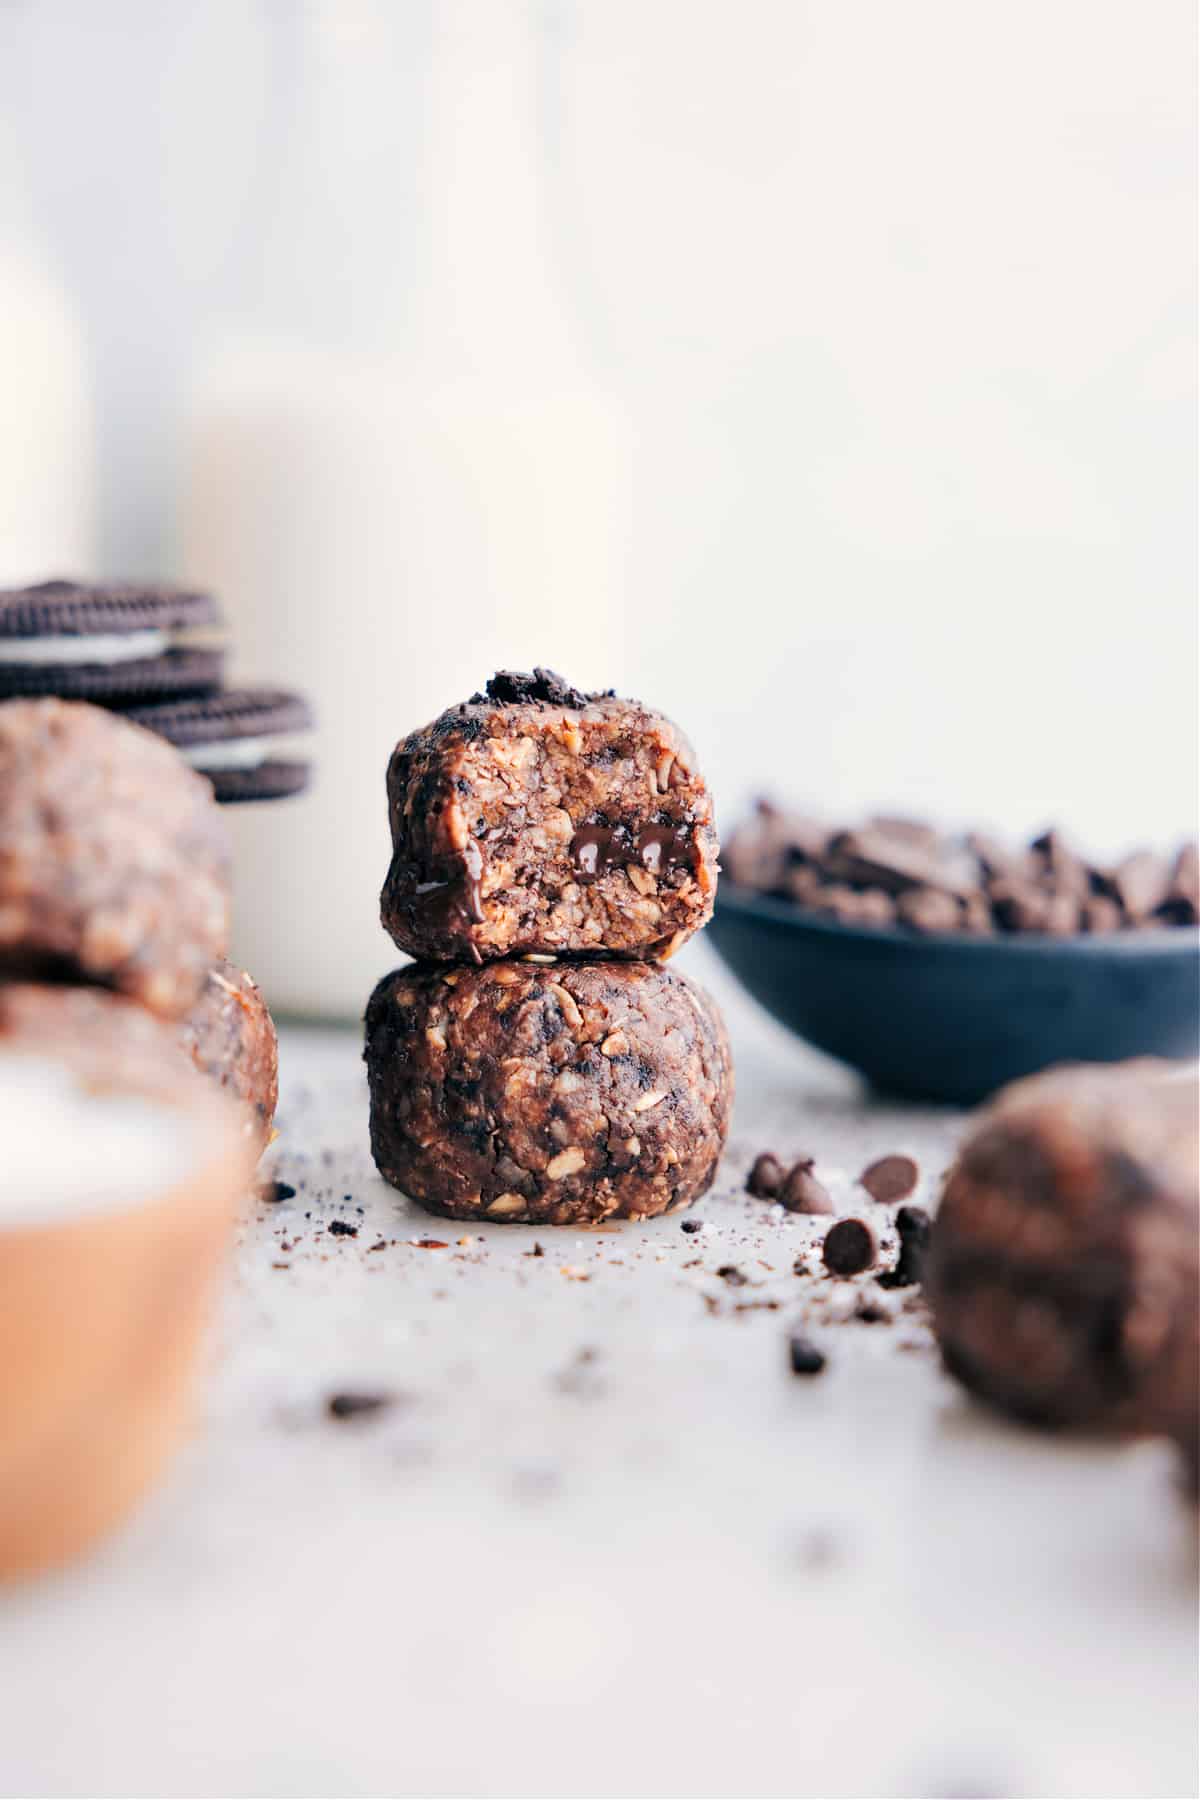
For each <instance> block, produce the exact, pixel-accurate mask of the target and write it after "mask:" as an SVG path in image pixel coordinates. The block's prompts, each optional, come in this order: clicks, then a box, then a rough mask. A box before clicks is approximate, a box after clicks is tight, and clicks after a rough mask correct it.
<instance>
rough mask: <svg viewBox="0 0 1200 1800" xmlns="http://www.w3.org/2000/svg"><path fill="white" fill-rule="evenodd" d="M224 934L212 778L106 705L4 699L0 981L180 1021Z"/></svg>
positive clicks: (222, 860)
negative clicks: (87, 996) (71, 986)
mask: <svg viewBox="0 0 1200 1800" xmlns="http://www.w3.org/2000/svg"><path fill="white" fill-rule="evenodd" d="M228 935H229V850H228V841H227V838H226V834H225V828H224V823H223V821H222V819H221V815H220V813H219V812H218V810H217V806H216V803H215V802H214V800H213V795H212V788H211V786H210V785H209V783H208V782H207V781H205V780H204V779H203V777H202V776H200V775H197V774H196V773H195V772H194V771H193V770H191V769H189V768H188V767H187V766H186V764H185V763H183V762H182V761H181V760H180V758H179V756H178V755H177V754H176V752H175V751H174V750H172V749H171V747H170V745H168V744H165V743H164V742H163V741H162V739H161V738H158V737H155V736H154V735H153V734H152V733H150V732H148V731H143V730H141V729H140V727H138V726H136V725H131V724H129V723H128V722H127V721H126V720H124V719H121V718H119V717H117V716H116V715H115V714H113V713H110V712H105V711H102V710H101V709H99V708H98V707H94V706H89V705H85V704H81V703H78V702H69V701H62V700H54V699H47V700H11V701H7V702H5V703H4V704H2V705H0V977H8V978H10V979H11V978H14V977H18V978H19V977H29V978H32V979H35V980H38V979H44V978H47V977H49V978H53V979H67V980H72V981H85V982H88V981H90V982H96V983H99V984H101V985H104V986H108V987H112V988H116V989H118V990H119V991H121V992H123V993H126V994H129V995H131V996H132V997H133V998H134V999H136V1000H139V1001H141V1003H142V1004H143V1005H144V1006H146V1007H148V1008H149V1009H150V1010H151V1011H152V1012H156V1013H160V1014H162V1015H163V1016H165V1017H178V1016H179V1015H181V1014H182V1013H185V1012H186V1011H187V1010H188V1008H189V1007H191V1006H192V1005H194V1004H195V1002H196V1000H197V998H198V997H199V994H200V990H201V987H202V986H203V983H204V980H205V977H206V975H207V973H208V970H209V968H210V967H211V966H212V963H213V962H214V961H215V959H216V958H218V957H220V956H223V955H224V954H225V951H226V949H227V947H228Z"/></svg>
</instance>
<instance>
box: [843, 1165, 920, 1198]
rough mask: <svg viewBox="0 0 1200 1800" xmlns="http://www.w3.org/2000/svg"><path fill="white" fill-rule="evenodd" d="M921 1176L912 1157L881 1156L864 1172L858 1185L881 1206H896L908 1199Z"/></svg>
mask: <svg viewBox="0 0 1200 1800" xmlns="http://www.w3.org/2000/svg"><path fill="white" fill-rule="evenodd" d="M920 1174H921V1171H920V1169H918V1167H917V1165H916V1163H915V1162H914V1161H913V1159H912V1157H911V1156H881V1157H879V1159H878V1160H877V1161H876V1162H873V1163H870V1164H868V1166H867V1167H866V1168H865V1169H864V1170H863V1172H862V1174H861V1175H860V1176H859V1178H858V1185H859V1187H862V1188H866V1190H867V1192H868V1194H870V1196H871V1198H872V1200H878V1202H879V1204H880V1205H881V1206H894V1205H895V1204H896V1201H897V1200H907V1199H908V1196H909V1195H910V1194H911V1193H912V1192H913V1191H914V1189H915V1188H916V1185H917V1181H918V1180H919V1178H920Z"/></svg>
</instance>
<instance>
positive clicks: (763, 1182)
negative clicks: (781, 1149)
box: [746, 1150, 811, 1200]
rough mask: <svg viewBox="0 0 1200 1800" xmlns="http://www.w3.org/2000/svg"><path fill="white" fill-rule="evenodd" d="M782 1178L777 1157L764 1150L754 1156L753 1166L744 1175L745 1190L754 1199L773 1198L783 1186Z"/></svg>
mask: <svg viewBox="0 0 1200 1800" xmlns="http://www.w3.org/2000/svg"><path fill="white" fill-rule="evenodd" d="M810 1167H811V1164H810ZM783 1178H784V1167H783V1164H782V1163H781V1162H780V1160H779V1158H778V1157H777V1156H772V1154H771V1152H770V1151H769V1150H764V1151H763V1153H762V1155H761V1156H756V1157H755V1159H754V1167H753V1168H752V1169H751V1171H750V1173H749V1175H748V1176H747V1177H746V1192H747V1193H748V1194H753V1195H754V1198H755V1199H756V1200H773V1199H774V1198H775V1196H776V1194H777V1193H778V1192H779V1190H780V1188H781V1187H782V1186H783Z"/></svg>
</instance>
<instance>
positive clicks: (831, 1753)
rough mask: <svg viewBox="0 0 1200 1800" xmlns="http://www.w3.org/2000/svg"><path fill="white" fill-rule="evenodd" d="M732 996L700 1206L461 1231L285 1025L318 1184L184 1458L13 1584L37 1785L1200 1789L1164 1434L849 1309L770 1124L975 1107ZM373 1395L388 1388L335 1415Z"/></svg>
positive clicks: (219, 1362)
mask: <svg viewBox="0 0 1200 1800" xmlns="http://www.w3.org/2000/svg"><path fill="white" fill-rule="evenodd" d="M705 972H706V973H708V972H711V971H709V970H708V969H707V968H706V971H705ZM721 994H722V998H723V999H726V1000H728V1002H729V1007H728V1010H729V1012H730V1016H731V1022H732V1025H733V1029H734V1037H735V1043H736V1046H737V1049H738V1051H739V1072H740V1091H739V1100H738V1107H737V1115H736V1120H735V1130H734V1142H733V1145H732V1147H731V1155H730V1158H729V1161H728V1164H727V1166H726V1169H725V1171H724V1174H723V1178H722V1179H721V1180H720V1181H719V1182H718V1184H717V1186H716V1188H715V1190H714V1192H713V1194H712V1195H711V1196H710V1197H709V1198H708V1199H707V1200H706V1201H705V1202H704V1203H703V1205H702V1207H701V1209H700V1212H699V1215H698V1216H701V1217H703V1218H704V1220H705V1221H706V1227H705V1230H704V1231H703V1232H702V1233H700V1234H696V1235H689V1234H684V1233H682V1232H681V1231H680V1227H679V1221H678V1220H677V1219H676V1220H667V1221H663V1222H661V1223H656V1224H651V1225H644V1226H641V1225H639V1226H625V1227H613V1228H611V1229H610V1230H607V1231H604V1232H588V1233H575V1232H570V1231H566V1232H555V1231H553V1230H549V1231H541V1232H535V1231H532V1230H526V1229H523V1228H512V1227H502V1226H497V1227H490V1228H489V1227H482V1228H478V1229H477V1230H475V1231H473V1232H471V1233H469V1234H467V1233H463V1232H460V1231H456V1230H454V1229H453V1228H450V1229H447V1227H446V1224H445V1222H444V1221H438V1220H431V1219H429V1218H427V1217H426V1216H424V1215H422V1214H421V1213H419V1212H418V1211H417V1210H416V1208H415V1207H412V1206H410V1205H408V1204H407V1203H406V1202H404V1201H403V1200H401V1199H400V1198H399V1197H398V1196H396V1195H395V1194H394V1193H392V1192H391V1191H390V1190H389V1189H388V1188H386V1187H385V1186H384V1185H383V1184H382V1183H381V1182H380V1181H379V1180H378V1179H377V1178H376V1177H375V1176H374V1175H373V1173H372V1170H371V1165H370V1161H369V1157H368V1154H367V1146H366V1109H365V1094H364V1091H363V1084H362V1080H361V1076H360V1065H359V1062H358V1045H357V1040H356V1038H355V1037H354V1036H353V1035H351V1034H349V1033H346V1034H340V1033H336V1032H332V1031H317V1030H304V1029H300V1028H295V1029H292V1030H290V1031H288V1032H287V1033H285V1040H284V1079H285V1100H284V1106H283V1110H282V1116H281V1124H282V1137H281V1140H280V1143H279V1145H278V1147H277V1151H276V1153H275V1154H276V1160H277V1163H278V1166H279V1170H280V1172H281V1173H282V1174H283V1175H285V1176H288V1177H290V1178H292V1179H297V1178H303V1179H304V1181H305V1182H306V1183H307V1185H306V1186H305V1187H304V1189H303V1190H302V1192H301V1193H300V1194H299V1195H298V1197H297V1199H296V1200H295V1201H292V1202H290V1203H286V1204H284V1205H282V1206H278V1207H267V1206H263V1205H256V1206H251V1207H250V1208H249V1209H248V1212H247V1218H246V1222H245V1226H244V1229H243V1231H242V1233H241V1241H240V1243H239V1246H238V1250H237V1255H236V1263H235V1269H234V1273H233V1279H232V1283H231V1287H230V1291H229V1295H228V1300H227V1304H226V1307H225V1311H224V1316H223V1319H222V1324H221V1330H220V1332H219V1334H218V1337H219V1342H218V1345H217V1347H216V1353H215V1363H214V1370H213V1375H212V1379H211V1383H210V1388H209V1394H208V1402H207V1406H206V1417H205V1425H204V1429H203V1431H202V1433H201V1434H200V1436H199V1437H198V1439H197V1441H196V1442H195V1444H194V1445H193V1446H192V1447H191V1448H190V1449H189V1451H188V1452H187V1453H186V1454H185V1455H184V1457H183V1458H182V1459H181V1461H180V1462H179V1463H178V1464H177V1465H176V1468H175V1470H174V1472H173V1474H172V1476H171V1479H170V1480H169V1482H168V1484H167V1486H166V1487H165V1488H164V1489H163V1490H162V1491H160V1493H159V1494H158V1495H156V1496H155V1497H154V1499H153V1500H152V1501H151V1502H150V1503H149V1505H148V1506H147V1507H146V1508H145V1509H144V1510H143V1511H142V1513H141V1514H140V1516H139V1517H138V1518H137V1519H136V1520H135V1521H134V1522H133V1523H132V1524H131V1525H130V1526H129V1527H128V1528H127V1529H126V1530H125V1531H124V1532H123V1533H122V1534H121V1535H120V1536H119V1537H118V1538H117V1539H116V1540H114V1541H113V1542H112V1543H110V1544H109V1545H108V1546H107V1547H106V1548H105V1549H104V1550H103V1551H102V1552H101V1553H100V1554H99V1555H98V1556H95V1557H93V1558H92V1560H91V1561H90V1562H88V1563H86V1564H84V1565H82V1566H79V1567H76V1568H73V1569H71V1570H68V1571H66V1572H65V1573H63V1574H61V1575H59V1576H56V1577H53V1578H51V1579H48V1580H43V1581H41V1582H39V1583H36V1584H34V1585H31V1586H27V1587H24V1588H21V1589H18V1590H16V1591H10V1592H9V1593H7V1594H6V1595H5V1596H4V1597H3V1599H0V1671H2V1674H0V1787H2V1791H3V1793H4V1794H6V1795H13V1796H16V1795H21V1796H31V1795H38V1796H42V1795H113V1796H134V1795H138V1796H141V1795H148V1796H151V1795H156V1796H184V1795H195V1796H215V1795H220V1796H233V1795H270V1796H309V1795H312V1796H317V1795H347V1796H349V1795H377V1796H389V1795H468V1796H483V1795H488V1796H490V1795H512V1796H536V1795H571V1796H616V1795H622V1796H624V1795H631V1796H636V1795H642V1796H646V1795H652V1796H674V1795H680V1796H684V1795H689V1796H691V1795H714V1796H734V1795H756V1796H757V1795H761V1796H768V1795H770V1796H774V1795H781V1796H798V1795H820V1796H837V1795H850V1796H867V1795H888V1796H891V1795H920V1796H933V1795H962V1796H967V1795H985V1794H987V1795H1012V1796H1034V1795H1042V1796H1045V1795H1055V1796H1058V1795H1064V1796H1066V1795H1091V1796H1108V1795H1112V1796H1126V1795H1128V1796H1133V1795H1138V1796H1152V1795H1162V1796H1182V1795H1190V1794H1193V1793H1195V1792H1196V1788H1197V1769H1196V1692H1197V1650H1196V1633H1195V1622H1196V1610H1195V1609H1196V1598H1195V1577H1196V1568H1195V1558H1194V1548H1193V1544H1194V1536H1193V1528H1192V1521H1191V1519H1190V1517H1189V1514H1188V1513H1187V1511H1186V1510H1185V1509H1184V1508H1183V1507H1182V1505H1181V1504H1180V1502H1179V1500H1178V1498H1177V1496H1176V1494H1175V1492H1174V1490H1173V1485H1172V1464H1171V1459H1170V1457H1169V1455H1168V1454H1167V1452H1166V1451H1165V1449H1164V1448H1163V1447H1161V1446H1157V1445H1144V1446H1141V1447H1137V1448H1131V1449H1101V1448H1097V1447H1075V1448H1067V1447H1065V1446H1063V1445H1061V1444H1057V1443H1052V1442H1046V1441H1043V1440H1041V1439H1039V1438H1038V1437H1036V1436H1033V1435H1029V1434H1026V1433H1023V1432H1020V1431H1017V1430H1014V1429H1008V1428H1006V1427H1004V1426H1001V1425H998V1424H996V1423H993V1422H992V1421H990V1420H988V1419H986V1418H984V1417H983V1416H982V1415H981V1414H979V1413H978V1412H977V1411H975V1410H974V1409H973V1408H972V1407H970V1406H969V1405H968V1404H967V1403H965V1402H964V1400H963V1399H962V1398H961V1397H960V1395H959V1394H958V1393H957V1392H956V1391H955V1389H954V1388H953V1387H952V1386H951V1385H950V1384H949V1383H948V1382H947V1381H946V1380H945V1378H944V1377H943V1376H942V1375H941V1374H940V1372H939V1370H938V1366H937V1362H936V1358H935V1356H934V1354H933V1352H932V1349H931V1348H930V1346H929V1344H928V1339H927V1335H926V1331H925V1327H924V1324H923V1321H922V1319H921V1317H920V1315H919V1313H916V1312H911V1311H910V1312H907V1313H903V1314H901V1316H900V1317H899V1319H898V1320H897V1322H895V1323H893V1324H889V1325H881V1324H875V1325H867V1324H862V1323H860V1322H857V1321H845V1322H838V1320H837V1319H836V1318H835V1317H833V1316H831V1315H832V1314H836V1312H837V1311H838V1309H839V1308H841V1307H842V1306H844V1305H845V1304H847V1301H846V1300H845V1299H843V1298H842V1293H841V1292H839V1294H838V1296H837V1297H836V1298H835V1297H834V1293H833V1289H832V1285H831V1284H829V1283H827V1282H817V1281H814V1280H811V1279H807V1278H805V1277H803V1276H797V1275H795V1274H793V1273H792V1265H793V1262H794V1260H795V1258H796V1256H797V1254H798V1253H799V1252H800V1251H802V1249H803V1247H804V1244H805V1242H806V1241H807V1239H808V1237H809V1235H810V1232H811V1227H809V1226H808V1225H806V1224H805V1223H804V1222H803V1221H799V1220H795V1219H792V1218H787V1217H783V1218H779V1217H776V1216H774V1215H773V1214H772V1213H771V1211H770V1209H767V1208H765V1207H763V1206H762V1205H761V1203H758V1202H753V1201H751V1200H750V1199H749V1198H748V1197H746V1196H745V1195H744V1194H742V1193H741V1192H740V1179H741V1174H742V1171H743V1169H744V1162H745V1157H746V1155H747V1154H748V1152H749V1151H750V1150H751V1149H756V1148H761V1147H762V1146H763V1145H764V1144H766V1143H770V1144H773V1145H775V1146H777V1147H778V1149H779V1150H780V1151H782V1152H785V1153H786V1152H794V1153H799V1152H801V1151H808V1152H810V1153H813V1154H815V1155H816V1156H817V1158H818V1162H819V1165H820V1166H821V1167H822V1168H823V1169H824V1171H825V1172H826V1173H827V1174H829V1178H830V1179H831V1180H833V1181H834V1182H835V1183H836V1182H837V1180H838V1177H837V1174H836V1171H837V1170H839V1169H840V1170H841V1171H843V1172H844V1176H845V1178H846V1179H847V1181H848V1180H850V1179H852V1177H853V1176H854V1175H855V1174H856V1173H857V1171H858V1169H859V1168H860V1167H861V1166H862V1164H863V1163H864V1162H865V1161H866V1160H867V1159H868V1157H869V1156H870V1155H872V1154H874V1153H878V1152H881V1151H884V1150H888V1149H893V1148H908V1149H912V1150H913V1151H914V1152H915V1153H916V1154H917V1155H918V1156H919V1158H920V1160H921V1162H922V1165H923V1168H924V1169H925V1170H926V1172H927V1174H928V1175H929V1176H930V1177H932V1176H934V1175H936V1174H937V1173H938V1172H940V1169H941V1168H942V1167H943V1166H944V1162H945V1160H946V1156H947V1152H948V1150H949V1147H950V1145H951V1144H952V1143H953V1141H954V1138H955V1135H956V1132H957V1130H958V1128H959V1120H958V1118H957V1117H956V1116H954V1115H951V1114H935V1113H925V1112H920V1111H915V1110H900V1109H895V1110H892V1109H885V1108H883V1107H880V1106H878V1105H869V1104H867V1103H866V1102H865V1100H864V1099H863V1097H862V1096H861V1095H860V1094H859V1092H858V1090H857V1089H856V1088H855V1086H854V1085H853V1084H852V1083H851V1082H850V1081H849V1080H848V1078H845V1077H843V1076H842V1075H840V1074H839V1073H838V1072H836V1071H834V1070H832V1069H830V1068H829V1067H828V1066H827V1065H824V1064H820V1063H818V1062H817V1060H816V1059H815V1058H810V1057H808V1056H807V1055H806V1054H805V1053H804V1052H803V1051H802V1050H801V1049H799V1048H798V1047H797V1046H795V1045H794V1044H792V1043H790V1042H789V1041H787V1040H785V1039H784V1038H783V1037H782V1036H781V1035H779V1034H777V1033H776V1032H775V1031H774V1029H773V1028H771V1027H769V1026H767V1025H765V1024H764V1023H763V1022H762V1021H761V1020H760V1019H758V1018H757V1017H754V1016H751V1015H750V1014H749V1013H748V1012H747V1011H746V1009H745V1008H744V1007H743V1006H741V1005H739V1004H737V1003H736V1000H735V999H734V998H733V997H731V996H730V995H729V994H728V991H727V990H726V989H725V988H724V987H723V986H722V987H721ZM334 1218H342V1219H345V1220H347V1221H348V1222H350V1223H352V1224H355V1225H356V1226H357V1227H358V1236H357V1237H331V1236H330V1235H329V1234H328V1233H327V1232H326V1231H324V1230H323V1226H324V1225H325V1224H326V1223H327V1222H329V1221H330V1220H332V1219H334ZM460 1236H468V1237H469V1241H468V1242H467V1243H466V1244H463V1245H459V1244H458V1243H457V1242H456V1241H455V1240H456V1239H457V1238H458V1237H460ZM423 1237H432V1238H438V1239H442V1240H446V1241H447V1247H446V1248H445V1249H436V1250H431V1249H425V1248H420V1247H418V1246H417V1245H416V1243H415V1242H414V1240H417V1239H420V1238H423ZM381 1238H382V1239H384V1240H385V1243H386V1247H385V1248H384V1249H382V1250H377V1251H373V1250H372V1249H371V1246H372V1245H373V1244H375V1243H377V1242H378V1241H379V1240H380V1239H381ZM535 1240H536V1241H540V1242H541V1243H542V1244H543V1246H544V1252H545V1253H544V1255H543V1256H541V1257H536V1256H532V1255H530V1254H529V1252H530V1251H531V1250H532V1247H533V1244H534V1242H535ZM287 1246H290V1247H287ZM279 1264H284V1265H286V1266H285V1267H279V1266H278V1265H279ZM727 1264H734V1265H737V1266H738V1267H739V1268H740V1269H741V1270H742V1271H743V1272H744V1273H745V1275H746V1276H747V1278H748V1285H746V1286H744V1287H732V1286H730V1285H729V1284H728V1283H727V1282H726V1281H723V1280H722V1279H720V1278H719V1277H718V1276H717V1275H716V1273H715V1271H716V1269H717V1268H718V1267H720V1266H722V1265H727ZM584 1277H586V1279H584ZM842 1291H844V1290H842ZM901 1297H902V1296H899V1295H897V1296H893V1298H894V1299H899V1298H901ZM764 1301H767V1302H769V1301H777V1302H778V1303H779V1305H778V1309H777V1310H772V1309H770V1308H769V1307H767V1306H762V1305H760V1304H758V1303H761V1302H764ZM746 1302H751V1303H754V1304H753V1309H752V1310H739V1306H742V1305H744V1303H746ZM806 1315H807V1316H808V1319H809V1328H810V1329H811V1331H812V1333H813V1335H815V1336H818V1337H820V1339H821V1341H822V1342H823V1343H824V1345H825V1347H826V1349H827V1350H828V1353H829V1366H828V1368H827V1370H826V1372H825V1373H824V1374H823V1375H821V1376H820V1377H817V1378H815V1379H812V1380H801V1379H797V1378H796V1377H793V1376H791V1375H790V1374H789V1373H788V1372H787V1365H786V1356H785V1346H786V1338H787V1332H788V1328H789V1326H790V1325H792V1324H793V1323H794V1322H795V1321H798V1320H800V1319H802V1318H804V1317H805V1316H806ZM585 1352H586V1353H589V1354H588V1355H586V1356H585V1355H584V1353H585ZM347 1389H354V1390H368V1391H387V1392H389V1393H392V1394H394V1395H395V1396H396V1401H395V1404H394V1405H393V1406H391V1407H390V1408H389V1409H387V1410H385V1411H383V1412H381V1413H378V1414H376V1415H374V1416H373V1417H371V1418H363V1419H359V1420H351V1421H344V1422H340V1423H339V1422H337V1421H335V1420H333V1419H331V1418H329V1417H328V1416H327V1414H326V1412H325V1407H326V1403H327V1400H328V1398H329V1396H330V1395H331V1394H333V1393H334V1392H337V1391H339V1390H347Z"/></svg>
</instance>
